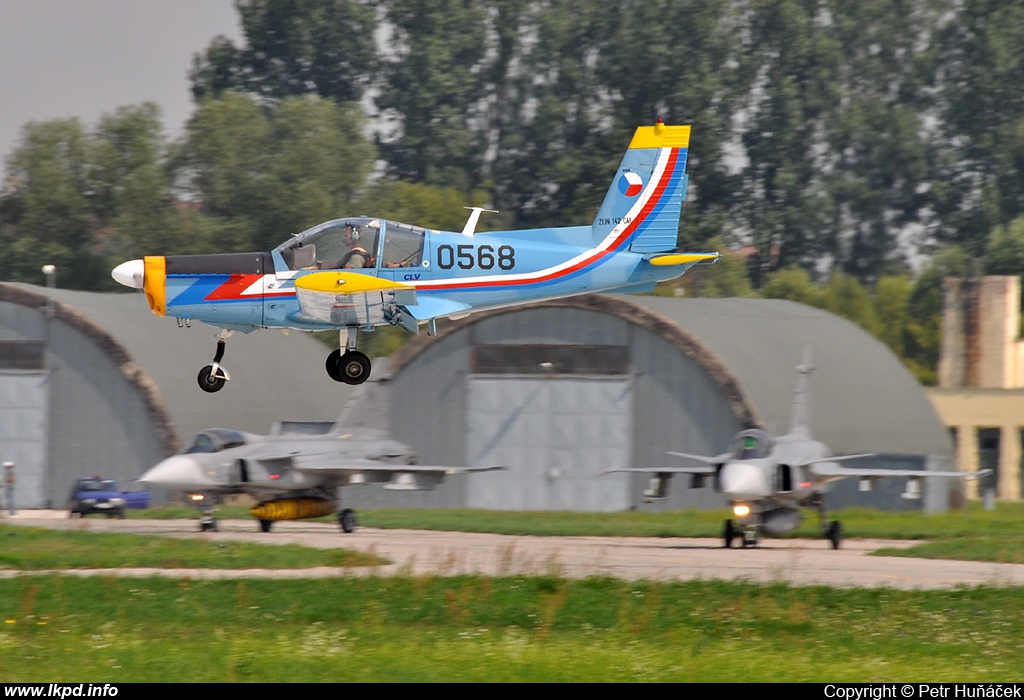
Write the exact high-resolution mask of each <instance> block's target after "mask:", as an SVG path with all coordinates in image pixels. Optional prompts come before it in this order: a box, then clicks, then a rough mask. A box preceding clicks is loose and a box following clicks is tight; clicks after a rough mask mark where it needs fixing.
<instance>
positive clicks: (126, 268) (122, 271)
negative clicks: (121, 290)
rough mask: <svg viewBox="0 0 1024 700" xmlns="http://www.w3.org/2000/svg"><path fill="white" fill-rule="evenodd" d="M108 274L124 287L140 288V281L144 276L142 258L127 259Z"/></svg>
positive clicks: (144, 266)
mask: <svg viewBox="0 0 1024 700" xmlns="http://www.w3.org/2000/svg"><path fill="white" fill-rule="evenodd" d="M110 276H111V277H113V278H114V279H115V280H117V281H118V282H119V283H120V284H123V285H124V286H126V287H131V288H132V289H142V283H143V281H144V280H145V277H146V265H145V263H144V262H143V261H142V260H129V261H128V262H123V263H121V264H120V265H118V266H117V267H115V268H114V269H113V271H111V273H110Z"/></svg>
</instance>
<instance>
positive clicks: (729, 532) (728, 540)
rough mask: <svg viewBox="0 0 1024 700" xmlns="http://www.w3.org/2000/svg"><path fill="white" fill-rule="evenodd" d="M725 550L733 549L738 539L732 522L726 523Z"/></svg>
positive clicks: (727, 521)
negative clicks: (735, 540)
mask: <svg viewBox="0 0 1024 700" xmlns="http://www.w3.org/2000/svg"><path fill="white" fill-rule="evenodd" d="M724 537H725V548H726V549H729V548H730V547H732V541H733V539H734V538H735V537H736V528H734V527H733V526H732V521H731V520H726V521H725V535H724Z"/></svg>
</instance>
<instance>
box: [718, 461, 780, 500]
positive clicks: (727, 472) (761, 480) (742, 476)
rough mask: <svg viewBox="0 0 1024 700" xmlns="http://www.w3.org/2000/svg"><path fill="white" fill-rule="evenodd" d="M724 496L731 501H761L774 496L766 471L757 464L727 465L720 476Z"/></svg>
mask: <svg viewBox="0 0 1024 700" xmlns="http://www.w3.org/2000/svg"><path fill="white" fill-rule="evenodd" d="M720 480H721V484H722V494H723V495H724V496H725V497H726V498H728V499H729V500H730V501H733V502H737V501H748V502H749V501H759V500H761V499H763V498H768V497H769V496H771V495H772V489H771V485H770V484H769V483H768V479H767V476H766V470H765V469H764V468H763V467H762V466H760V465H757V464H750V463H747V462H740V463H735V464H726V465H725V466H724V467H722V472H721V475H720Z"/></svg>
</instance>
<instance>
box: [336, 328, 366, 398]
mask: <svg viewBox="0 0 1024 700" xmlns="http://www.w3.org/2000/svg"><path fill="white" fill-rule="evenodd" d="M346 332H347V334H348V338H347V341H346V343H345V347H346V350H345V352H344V353H342V351H341V350H340V349H339V350H334V351H333V352H331V354H330V355H328V356H327V363H326V369H327V376H329V377H330V378H331V379H333V380H334V381H336V382H344V383H345V384H362V383H363V382H365V381H366V380H367V379H368V378H369V377H370V358H368V357H367V356H366V355H364V354H363V353H361V352H359V351H358V350H356V335H357V333H358V329H356V328H354V327H352V328H348V329H346V330H344V331H341V333H346ZM339 335H340V333H339ZM339 340H340V338H339ZM339 344H340V343H339Z"/></svg>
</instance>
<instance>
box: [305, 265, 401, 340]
mask: <svg viewBox="0 0 1024 700" xmlns="http://www.w3.org/2000/svg"><path fill="white" fill-rule="evenodd" d="M295 296H296V298H297V299H298V301H299V311H300V314H301V316H302V318H304V319H307V320H311V321H318V322H320V323H330V324H333V325H343V326H344V325H374V326H377V325H382V324H384V323H388V322H389V321H388V318H389V314H391V313H393V312H394V311H395V310H396V309H397V308H398V307H401V306H408V305H410V304H415V303H416V289H415V287H412V286H411V285H408V284H403V283H402V282H394V281H391V280H386V279H380V278H378V277H374V276H373V275H366V274H361V273H358V272H346V271H342V270H330V271H324V272H314V273H313V274H309V275H303V276H302V277H298V278H296V280H295Z"/></svg>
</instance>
